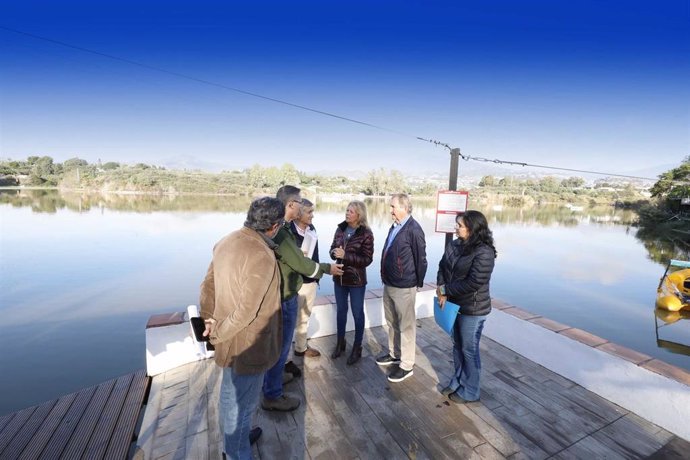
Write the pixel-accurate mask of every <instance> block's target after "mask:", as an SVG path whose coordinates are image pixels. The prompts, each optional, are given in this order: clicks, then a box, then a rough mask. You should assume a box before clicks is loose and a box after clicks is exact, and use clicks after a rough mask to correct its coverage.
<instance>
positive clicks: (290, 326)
mask: <svg viewBox="0 0 690 460" xmlns="http://www.w3.org/2000/svg"><path fill="white" fill-rule="evenodd" d="M300 192H301V190H300V189H299V188H297V187H294V186H292V185H284V186H283V187H280V189H278V193H276V198H278V199H279V200H280V201H282V202H283V204H285V225H283V226H282V227H281V228H280V230H278V234H277V235H276V236H275V237H274V238H273V241H274V242H275V243H276V244H277V245H278V248H277V249H276V255H277V257H278V266H279V267H280V275H281V277H282V283H281V310H282V316H283V343H282V349H281V353H280V358H279V359H278V362H277V363H276V364H275V365H274V366H273V367H272V368H270V369H269V370H268V371H267V372H266V375H265V376H264V385H263V393H264V397H263V399H262V401H261V407H263V408H264V409H265V410H277V411H291V410H295V409H297V408H298V407H299V405H300V400H299V399H298V398H293V397H290V396H286V395H285V394H283V369H284V367H285V361H286V360H287V357H288V353H289V351H290V345H291V344H292V336H293V334H294V332H295V322H296V321H297V307H298V306H297V291H299V289H300V288H301V287H302V275H305V276H308V277H309V278H316V279H320V278H321V277H322V276H323V274H324V273H328V274H330V275H342V274H343V270H342V264H319V263H316V262H314V261H313V260H311V259H310V258H309V257H306V256H305V255H304V254H303V253H302V250H301V249H300V248H299V247H298V246H297V241H296V240H295V236H294V235H293V234H292V231H290V225H289V224H290V222H291V221H292V220H294V219H296V218H297V216H298V214H299V209H300V206H301V205H302V197H301V195H300Z"/></svg>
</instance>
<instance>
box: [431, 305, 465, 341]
mask: <svg viewBox="0 0 690 460" xmlns="http://www.w3.org/2000/svg"><path fill="white" fill-rule="evenodd" d="M458 311H460V305H458V304H455V303H453V302H450V301H448V300H446V303H444V304H443V310H441V307H440V306H439V304H438V297H434V319H435V320H436V324H438V326H439V327H440V328H441V329H443V330H444V331H446V332H447V333H448V335H449V336H451V337H453V324H455V318H457V316H458Z"/></svg>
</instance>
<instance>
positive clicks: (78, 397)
mask: <svg viewBox="0 0 690 460" xmlns="http://www.w3.org/2000/svg"><path fill="white" fill-rule="evenodd" d="M148 382H149V378H148V377H147V376H146V372H145V371H144V370H141V371H139V372H137V373H134V374H128V375H124V376H122V377H119V378H117V379H113V380H109V381H107V382H104V383H102V384H100V385H96V386H93V387H89V388H86V389H84V390H81V391H79V392H76V393H72V394H69V395H66V396H63V397H61V398H58V399H55V400H52V401H48V402H45V403H43V404H41V405H39V406H34V407H29V408H26V409H23V410H21V411H19V412H15V413H12V414H8V415H6V416H4V417H2V419H0V459H37V458H41V459H56V458H67V459H74V458H85V459H125V458H127V456H128V455H129V451H130V447H131V444H132V441H133V436H134V434H135V428H136V423H137V421H138V418H139V412H140V410H141V407H142V403H143V401H144V397H145V394H146V389H147V387H148Z"/></svg>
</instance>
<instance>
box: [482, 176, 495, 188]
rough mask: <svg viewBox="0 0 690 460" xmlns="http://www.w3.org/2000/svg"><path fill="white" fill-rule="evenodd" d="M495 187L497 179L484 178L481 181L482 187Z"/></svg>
mask: <svg viewBox="0 0 690 460" xmlns="http://www.w3.org/2000/svg"><path fill="white" fill-rule="evenodd" d="M493 185H496V178H494V176H484V177H482V179H481V180H480V181H479V186H480V187H491V186H493Z"/></svg>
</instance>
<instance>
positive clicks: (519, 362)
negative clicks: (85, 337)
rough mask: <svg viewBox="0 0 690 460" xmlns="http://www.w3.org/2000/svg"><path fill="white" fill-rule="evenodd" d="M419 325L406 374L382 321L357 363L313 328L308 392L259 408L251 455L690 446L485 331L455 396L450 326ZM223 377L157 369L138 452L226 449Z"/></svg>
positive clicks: (529, 454)
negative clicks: (393, 359) (447, 390)
mask: <svg viewBox="0 0 690 460" xmlns="http://www.w3.org/2000/svg"><path fill="white" fill-rule="evenodd" d="M417 325H418V328H417V356H416V364H415V368H414V375H413V376H412V377H410V378H408V379H406V380H404V381H403V382H400V383H391V382H388V380H387V379H386V373H385V372H386V370H385V369H382V368H380V367H379V366H377V365H376V363H375V361H374V359H375V357H376V356H377V355H378V354H380V353H381V352H382V350H385V349H386V347H387V333H386V330H385V329H384V328H383V327H372V328H369V329H366V330H365V336H364V352H363V356H362V359H361V360H360V361H359V362H358V363H357V364H355V365H354V366H347V365H346V363H345V361H346V357H347V354H345V355H344V356H342V357H341V358H339V359H336V360H333V359H331V358H330V352H331V351H332V349H333V347H334V340H335V339H334V337H333V336H326V337H319V338H314V339H311V341H310V345H311V346H312V347H315V348H317V349H319V350H320V351H321V353H322V355H321V357H319V358H307V359H306V360H304V359H301V358H296V359H295V362H296V363H297V364H298V365H299V366H300V367H302V368H303V376H302V377H301V378H299V379H295V380H294V381H293V382H290V383H288V384H287V385H286V386H285V391H286V393H287V394H290V395H295V396H298V397H299V398H300V399H301V400H302V404H301V406H300V407H299V408H298V409H297V410H296V411H294V412H291V413H279V412H266V411H264V410H262V409H260V408H259V409H258V410H257V413H256V417H255V424H256V425H259V426H261V427H262V428H263V435H262V437H261V438H260V439H259V441H258V443H257V444H256V445H255V446H254V456H255V458H260V459H275V458H290V459H317V458H319V459H320V458H327V459H329V460H332V459H341V458H347V459H352V458H360V459H373V458H386V459H445V458H454V459H456V458H477V459H478V458H490V459H501V458H511V459H518V458H530V459H543V458H558V459H571V458H578V459H579V458H607V459H631V458H688V457H687V456H688V452H690V443H689V442H688V441H686V440H684V439H682V438H680V437H678V436H676V435H674V434H672V433H670V432H669V431H667V430H665V429H663V428H661V427H659V426H657V425H655V424H653V423H651V422H649V421H647V420H644V419H643V418H641V417H639V416H637V415H635V414H634V413H632V412H630V411H628V410H626V409H624V408H622V407H620V406H618V405H616V404H614V403H612V402H610V401H608V400H606V399H604V398H602V397H600V396H598V395H596V394H594V393H592V392H591V391H588V390H586V389H585V388H583V387H582V386H580V385H578V384H576V383H574V382H573V381H571V380H568V379H566V378H564V377H562V376H560V375H559V374H556V373H554V372H552V371H550V370H548V369H546V368H544V367H542V366H541V365H539V364H536V363H535V362H533V361H530V360H529V359H527V358H525V357H523V356H522V355H520V354H518V353H515V352H513V351H511V350H510V349H508V348H506V347H504V346H502V345H501V344H499V343H498V342H496V341H493V340H491V339H490V338H488V337H486V336H485V337H483V338H482V343H481V352H482V367H483V369H482V396H481V401H479V402H475V403H469V404H465V405H456V404H454V403H452V402H450V401H449V400H448V399H447V398H445V397H444V396H443V395H441V394H440V389H441V387H442V386H443V384H445V383H446V382H447V381H448V380H449V378H450V374H451V373H452V370H453V364H452V354H451V346H452V345H451V341H450V338H449V337H448V336H447V335H445V333H444V332H442V331H441V330H440V329H439V328H438V327H436V325H435V323H434V320H433V319H432V318H424V319H419V320H418V323H417ZM352 337H353V335H352V332H350V333H348V334H347V336H346V339H347V341H348V344H351V343H352ZM347 352H348V353H349V348H348V350H347ZM439 382H440V383H439ZM219 386H220V369H219V368H217V366H216V365H215V363H214V362H213V360H204V361H198V362H193V363H190V364H186V365H184V366H181V367H178V368H176V369H172V370H170V371H167V372H165V373H163V374H160V375H158V376H156V377H154V378H153V380H152V382H151V390H150V395H149V399H148V404H147V408H146V412H145V414H144V418H143V421H142V425H141V429H140V431H139V433H138V436H137V439H138V440H137V450H136V452H135V453H134V457H135V458H141V459H146V460H149V459H161V460H162V459H166V460H168V459H185V458H189V459H192V458H193V459H219V458H221V452H222V445H221V435H220V432H219V429H218V422H217V416H218V414H217V411H218V391H219ZM621 391H625V389H624V388H621Z"/></svg>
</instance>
